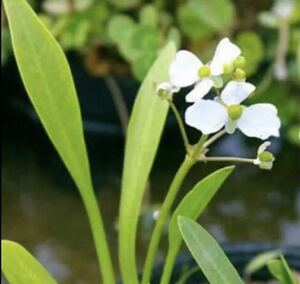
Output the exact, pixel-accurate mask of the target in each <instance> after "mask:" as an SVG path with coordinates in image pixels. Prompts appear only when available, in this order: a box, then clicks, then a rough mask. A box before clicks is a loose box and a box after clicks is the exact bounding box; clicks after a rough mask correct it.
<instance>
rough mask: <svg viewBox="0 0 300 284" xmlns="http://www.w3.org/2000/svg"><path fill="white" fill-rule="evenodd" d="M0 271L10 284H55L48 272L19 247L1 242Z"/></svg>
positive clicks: (11, 243) (7, 242) (8, 242)
mask: <svg viewBox="0 0 300 284" xmlns="http://www.w3.org/2000/svg"><path fill="white" fill-rule="evenodd" d="M1 259H2V261H1V269H2V272H3V274H4V276H5V278H6V279H7V280H8V281H9V283H10V284H28V283H30V284H41V283H43V284H56V283H57V282H56V281H55V280H54V279H53V278H52V276H51V275H50V274H49V273H48V271H47V270H46V269H45V268H44V267H43V266H42V265H41V264H40V263H39V262H38V261H37V260H36V259H35V258H34V257H33V256H32V255H31V254H30V253H29V252H28V251H27V250H26V249H25V248H23V247H22V246H21V245H19V244H17V243H15V242H12V241H1Z"/></svg>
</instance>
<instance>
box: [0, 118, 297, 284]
mask: <svg viewBox="0 0 300 284" xmlns="http://www.w3.org/2000/svg"><path fill="white" fill-rule="evenodd" d="M20 123H21V124H20ZM20 129H22V131H21V132H20V131H19V130H20ZM176 135H177V133H176V134H174V133H171V134H170V135H169V136H165V138H164V141H163V145H162V148H161V149H160V153H159V154H160V156H159V158H158V159H157V161H156V163H155V169H154V171H153V174H152V178H151V194H150V195H149V196H148V202H149V200H151V204H157V203H159V202H160V201H161V199H162V196H163V195H164V194H165V190H166V188H167V187H168V184H169V182H170V180H171V179H172V176H173V174H174V172H175V170H176V167H177V166H178V165H179V163H180V160H181V158H182V155H183V151H182V146H181V144H180V142H181V141H180V140H179V139H174V137H175V136H176ZM177 140H178V141H177ZM88 144H89V145H88V148H89V153H90V156H91V164H92V169H93V176H94V183H95V188H96V189H97V195H98V197H99V202H100V203H101V207H102V211H103V215H104V218H105V223H106V226H107V229H108V235H109V241H110V245H111V248H112V251H113V255H114V262H115V263H117V257H116V253H117V251H116V250H117V249H116V245H117V234H116V221H117V213H118V202H119V193H120V192H119V187H120V175H121V168H122V161H121V156H122V141H111V140H110V139H106V140H105V139H97V138H93V137H90V138H89V139H88ZM280 146H281V145H275V150H276V149H278V150H279V149H280ZM100 148H101V149H105V150H104V151H103V150H99V149H100ZM256 148H257V144H256V145H255V146H254V145H252V144H250V145H245V144H244V141H243V140H242V139H241V138H240V137H239V136H237V138H235V139H233V140H232V138H230V139H228V140H226V141H225V143H223V144H219V145H218V147H216V149H215V150H214V151H215V152H216V153H218V154H230V153H229V152H230V151H232V149H234V151H235V153H237V152H238V154H241V155H253V153H255V151H256ZM282 149H283V151H280V153H278V155H277V163H275V167H274V170H273V171H272V172H268V171H260V170H258V169H257V168H255V167H251V166H250V167H249V166H248V165H246V166H241V167H239V168H238V169H237V170H236V171H235V173H234V174H233V175H232V176H231V178H230V179H229V180H228V181H227V182H226V184H225V185H224V187H223V188H222V190H221V191H220V192H219V194H218V195H217V196H216V198H215V199H214V200H213V201H212V203H211V205H210V207H209V208H208V209H207V210H206V211H205V213H204V214H203V216H202V217H201V222H202V224H203V225H204V226H205V227H206V228H208V229H209V230H210V231H211V233H212V234H213V235H214V236H215V237H217V238H218V239H219V240H220V241H259V242H263V241H271V242H278V243H285V244H291V245H300V240H299V238H298V236H299V235H300V183H299V178H298V176H297V175H298V174H299V170H300V167H299V158H298V155H299V149H296V148H293V147H291V146H288V147H287V146H286V145H282ZM2 153H3V160H2V189H3V190H2V197H3V198H2V206H3V209H2V210H3V211H2V212H3V214H2V229H3V230H2V232H3V233H2V238H7V239H11V240H15V241H18V242H20V243H21V244H23V245H24V246H25V247H26V248H28V249H29V250H30V251H31V252H32V253H33V254H34V255H35V256H36V257H37V258H38V259H39V260H40V261H41V262H42V263H43V264H44V265H45V266H46V267H47V268H48V270H49V271H50V272H51V273H52V274H53V275H54V276H55V277H56V279H57V280H58V281H59V283H75V284H77V283H98V279H99V278H98V277H99V275H98V268H97V263H96V256H95V252H94V248H93V242H92V238H91V234H90V230H89V226H88V224H87V219H86V215H85V212H84V208H83V206H82V203H81V200H80V197H79V195H78V193H77V191H76V189H75V188H74V185H73V183H72V182H71V180H70V178H69V177H68V174H67V173H66V171H65V170H64V167H63V165H62V164H61V163H60V161H59V159H58V157H57V155H56V154H55V153H54V150H53V148H52V146H51V145H50V143H49V142H48V140H47V139H45V135H44V133H43V132H42V131H41V130H40V129H32V126H29V127H28V126H26V123H25V122H20V121H18V124H17V125H13V124H9V127H8V125H6V127H4V141H3V144H2ZM162 154H163V157H162ZM217 167H218V165H210V164H208V165H199V166H197V167H195V168H194V169H193V170H192V172H191V174H190V177H189V179H188V180H187V182H186V183H185V185H184V189H183V190H182V192H181V196H183V195H184V193H186V192H187V191H188V190H189V189H190V188H191V187H192V186H193V185H194V184H195V183H196V182H197V181H198V180H199V179H200V178H202V177H204V176H205V175H207V174H208V173H209V172H211V171H213V170H214V169H216V168H217ZM145 204H147V202H146V203H145ZM151 208H152V207H151ZM156 208H157V207H155V206H154V207H153V210H156ZM151 215H152V213H151V212H150V213H149V211H147V210H146V211H145V216H147V218H148V219H147V220H148V221H147V220H146V219H145V220H146V221H145V222H144V223H143V224H144V226H143V230H142V232H141V233H140V235H139V238H138V249H137V252H138V256H137V257H138V260H139V263H140V264H141V263H142V261H143V259H144V255H145V245H146V244H147V241H148V240H147V235H146V232H147V231H148V232H150V231H151V218H150V221H149V216H151ZM145 228H148V229H147V230H145ZM164 245H166V243H164ZM160 255H161V256H163V249H162V251H161V252H160Z"/></svg>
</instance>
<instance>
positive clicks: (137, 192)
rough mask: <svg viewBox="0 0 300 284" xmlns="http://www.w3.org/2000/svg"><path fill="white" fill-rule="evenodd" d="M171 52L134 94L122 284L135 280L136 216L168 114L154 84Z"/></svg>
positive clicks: (171, 49) (168, 50)
mask: <svg viewBox="0 0 300 284" xmlns="http://www.w3.org/2000/svg"><path fill="white" fill-rule="evenodd" d="M175 52H176V50H175V45H174V44H173V43H169V44H168V45H167V46H166V47H165V48H164V49H163V50H162V51H161V54H160V56H159V58H158V59H157V60H156V61H155V63H154V64H153V66H152V67H151V69H150V71H149V73H148V74H147V76H146V78H145V80H144V82H143V84H142V86H141V88H140V90H139V92H138V95H137V98H136V101H135V103H134V107H133V111H132V114H131V118H130V121H129V127H128V132H127V141H126V148H125V158H124V169H123V180H122V195H121V204H120V220H119V221H120V224H119V225H120V231H119V248H120V249H119V253H120V254H119V261H120V267H121V272H122V277H123V281H124V283H125V284H136V283H137V281H138V280H137V268H136V261H135V238H136V230H137V224H138V217H139V214H140V209H141V204H142V199H143V194H144V191H145V188H146V183H147V180H148V178H149V173H150V170H151V168H152V164H153V161H154V158H155V155H156V152H157V148H158V145H159V141H160V137H161V134H162V130H163V127H164V124H165V120H166V116H167V112H168V103H167V102H165V101H163V100H161V99H160V98H159V97H158V96H157V95H156V87H155V84H157V83H160V82H163V81H167V80H168V66H169V65H170V62H171V60H172V59H173V58H174V56H175Z"/></svg>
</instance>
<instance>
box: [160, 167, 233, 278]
mask: <svg viewBox="0 0 300 284" xmlns="http://www.w3.org/2000/svg"><path fill="white" fill-rule="evenodd" d="M234 168H235V167H234V166H230V167H225V168H223V169H220V170H217V171H215V172H214V173H212V174H210V175H209V176H207V177H206V178H204V179H203V180H201V181H200V182H198V183H197V184H196V185H195V187H194V188H193V189H192V190H191V191H190V192H189V193H188V194H187V195H186V196H185V197H184V198H183V199H182V201H181V202H180V203H179V205H178V206H177V208H176V209H175V211H174V213H173V215H172V217H171V221H170V224H169V248H168V254H167V258H166V263H165V265H164V272H163V279H164V282H165V283H167V282H169V279H168V278H169V277H170V275H171V270H172V268H173V265H174V262H175V260H176V257H177V253H178V251H179V249H180V246H181V243H182V236H181V233H180V231H179V228H178V224H177V218H178V216H179V215H181V216H184V217H188V218H190V219H193V220H196V219H198V218H199V217H200V215H201V214H202V212H203V211H204V209H205V208H206V207H207V205H208V204H209V202H210V201H211V199H212V198H213V197H214V196H215V194H216V193H217V191H218V190H219V188H220V187H221V185H222V184H223V183H224V181H225V180H226V178H227V177H228V176H229V175H230V174H231V173H232V171H233V170H234Z"/></svg>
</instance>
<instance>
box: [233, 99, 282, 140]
mask: <svg viewBox="0 0 300 284" xmlns="http://www.w3.org/2000/svg"><path fill="white" fill-rule="evenodd" d="M237 123H238V128H239V129H240V130H241V131H242V132H243V133H244V134H245V135H247V136H249V137H257V138H260V139H262V140H265V139H268V138H269V137H270V136H275V137H279V128H280V119H279V117H278V116H277V109H276V107H275V106H273V105H272V104H255V105H252V106H250V107H245V108H244V112H243V114H242V116H241V118H240V119H239V120H238V122H237Z"/></svg>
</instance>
